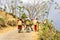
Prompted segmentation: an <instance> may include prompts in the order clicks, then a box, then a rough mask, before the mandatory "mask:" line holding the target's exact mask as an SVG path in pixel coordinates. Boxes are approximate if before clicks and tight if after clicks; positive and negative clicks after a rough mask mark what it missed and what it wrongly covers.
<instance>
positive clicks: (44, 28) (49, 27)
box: [39, 21, 60, 40]
mask: <svg viewBox="0 0 60 40" xmlns="http://www.w3.org/2000/svg"><path fill="white" fill-rule="evenodd" d="M47 23H48V24H47ZM47 23H45V24H44V23H41V24H40V26H41V31H40V32H39V40H60V33H59V32H56V30H55V29H54V26H53V24H52V23H51V22H49V21H47Z"/></svg>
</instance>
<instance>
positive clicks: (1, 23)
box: [0, 18, 6, 27]
mask: <svg viewBox="0 0 60 40" xmlns="http://www.w3.org/2000/svg"><path fill="white" fill-rule="evenodd" d="M0 27H6V25H5V20H4V19H3V18H0Z"/></svg>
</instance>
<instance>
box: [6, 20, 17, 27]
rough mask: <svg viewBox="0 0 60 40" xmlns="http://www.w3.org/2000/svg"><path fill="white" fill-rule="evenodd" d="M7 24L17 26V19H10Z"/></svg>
mask: <svg viewBox="0 0 60 40" xmlns="http://www.w3.org/2000/svg"><path fill="white" fill-rule="evenodd" d="M7 24H8V25H10V26H16V25H17V23H16V21H15V20H9V21H8V23H7Z"/></svg>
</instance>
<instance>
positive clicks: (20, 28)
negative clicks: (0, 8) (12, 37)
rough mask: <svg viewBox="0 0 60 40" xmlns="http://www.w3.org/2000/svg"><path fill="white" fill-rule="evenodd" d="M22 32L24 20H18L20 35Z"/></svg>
mask: <svg viewBox="0 0 60 40" xmlns="http://www.w3.org/2000/svg"><path fill="white" fill-rule="evenodd" d="M21 30H22V20H21V19H19V20H18V33H20V32H21Z"/></svg>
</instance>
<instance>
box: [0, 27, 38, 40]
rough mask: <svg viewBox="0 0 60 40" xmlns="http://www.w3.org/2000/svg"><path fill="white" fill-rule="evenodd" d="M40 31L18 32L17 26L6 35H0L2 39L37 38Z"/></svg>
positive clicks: (30, 39) (24, 39)
mask: <svg viewBox="0 0 60 40" xmlns="http://www.w3.org/2000/svg"><path fill="white" fill-rule="evenodd" d="M37 34H38V32H30V33H26V32H24V33H18V32H17V28H16V29H15V30H12V31H10V32H8V33H6V34H4V35H0V40H37Z"/></svg>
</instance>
